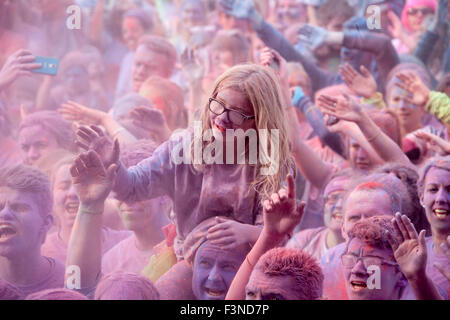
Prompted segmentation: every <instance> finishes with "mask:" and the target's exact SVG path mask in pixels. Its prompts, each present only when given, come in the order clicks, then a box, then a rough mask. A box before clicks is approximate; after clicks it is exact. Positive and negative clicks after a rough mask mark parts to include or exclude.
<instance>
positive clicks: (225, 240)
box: [210, 236, 235, 246]
mask: <svg viewBox="0 0 450 320" xmlns="http://www.w3.org/2000/svg"><path fill="white" fill-rule="evenodd" d="M210 241H211V243H212V244H214V245H217V246H224V245H230V244H232V243H234V242H235V238H234V237H230V236H227V237H222V238H218V239H214V240H210Z"/></svg>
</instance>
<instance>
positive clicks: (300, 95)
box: [291, 87, 305, 107]
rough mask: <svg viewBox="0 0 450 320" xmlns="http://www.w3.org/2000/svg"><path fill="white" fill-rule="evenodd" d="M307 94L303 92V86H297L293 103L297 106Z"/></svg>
mask: <svg viewBox="0 0 450 320" xmlns="http://www.w3.org/2000/svg"><path fill="white" fill-rule="evenodd" d="M304 96H305V93H304V92H303V90H302V88H301V87H295V89H294V96H293V97H292V99H291V103H292V105H293V106H295V107H297V105H298V103H299V102H300V100H301V99H302V98H303V97H304Z"/></svg>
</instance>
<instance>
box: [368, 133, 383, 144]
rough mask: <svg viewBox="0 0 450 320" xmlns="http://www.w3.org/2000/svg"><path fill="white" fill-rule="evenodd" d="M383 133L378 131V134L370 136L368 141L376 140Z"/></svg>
mask: <svg viewBox="0 0 450 320" xmlns="http://www.w3.org/2000/svg"><path fill="white" fill-rule="evenodd" d="M380 134H381V131H378V133H377V134H376V135H374V136H373V137H372V138H368V139H367V141H368V142H372V141H374V140H375V139H376V138H378V136H379V135H380Z"/></svg>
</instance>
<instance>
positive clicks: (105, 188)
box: [70, 151, 117, 206]
mask: <svg viewBox="0 0 450 320" xmlns="http://www.w3.org/2000/svg"><path fill="white" fill-rule="evenodd" d="M116 169H117V165H115V164H112V165H111V166H110V167H109V168H108V169H105V167H104V166H103V164H102V162H101V161H100V157H99V155H98V154H97V153H96V152H95V151H89V152H88V153H83V154H81V155H80V156H78V157H77V158H76V159H75V162H74V163H73V165H72V166H71V168H70V173H71V175H72V180H73V184H74V188H75V190H76V192H77V194H78V196H79V198H80V202H81V203H82V204H83V205H86V206H93V205H102V204H103V202H104V201H105V200H106V198H107V197H108V195H109V193H110V192H111V189H112V187H113V184H114V180H115V176H116Z"/></svg>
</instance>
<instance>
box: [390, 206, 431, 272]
mask: <svg viewBox="0 0 450 320" xmlns="http://www.w3.org/2000/svg"><path fill="white" fill-rule="evenodd" d="M393 225H394V228H395V229H396V231H397V235H398V237H399V239H398V241H396V240H394V239H393V237H392V236H391V237H390V243H391V247H392V249H393V250H394V257H395V260H396V261H397V263H398V264H399V267H400V270H401V271H402V273H403V274H404V275H405V277H406V278H407V279H411V278H417V277H418V276H421V275H422V274H423V273H424V272H425V269H426V264H427V247H426V243H425V230H422V231H421V232H420V234H419V235H417V231H416V229H415V228H414V225H413V224H412V222H411V221H410V220H409V219H408V217H407V216H405V215H403V216H402V215H400V213H397V214H396V215H395V218H394V219H393Z"/></svg>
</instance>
